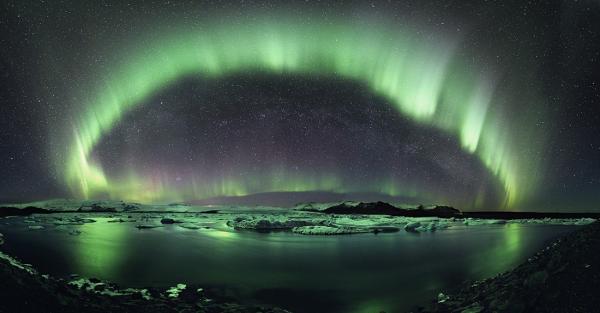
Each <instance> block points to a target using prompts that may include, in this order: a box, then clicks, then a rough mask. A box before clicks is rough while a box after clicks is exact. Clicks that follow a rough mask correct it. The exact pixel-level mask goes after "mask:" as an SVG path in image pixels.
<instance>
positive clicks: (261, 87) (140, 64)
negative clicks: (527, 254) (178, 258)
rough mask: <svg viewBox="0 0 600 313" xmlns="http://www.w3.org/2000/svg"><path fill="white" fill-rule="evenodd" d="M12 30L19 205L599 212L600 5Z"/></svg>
mask: <svg viewBox="0 0 600 313" xmlns="http://www.w3.org/2000/svg"><path fill="white" fill-rule="evenodd" d="M0 31H1V33H2V36H1V37H0V45H1V46H2V47H3V48H2V50H1V51H0V53H1V55H0V60H1V62H0V67H1V70H2V71H1V72H0V73H1V74H2V76H1V78H0V84H1V85H2V88H1V89H0V101H1V102H2V103H0V144H1V145H0V160H1V163H2V166H1V167H0V200H2V201H5V202H11V201H31V200H41V199H48V198H59V197H69V198H81V199H106V198H110V199H124V200H132V201H141V202H161V203H162V202H173V201H188V202H189V201H192V202H193V201H200V200H203V201H206V199H216V198H219V199H221V198H228V197H248V196H252V195H257V194H262V195H263V196H262V197H260V199H261V202H267V203H268V202H269V198H270V197H271V198H273V199H272V200H273V201H275V199H278V200H277V202H278V204H279V203H280V202H281V199H286V198H289V199H290V200H289V201H288V202H289V203H287V204H288V205H291V204H293V203H294V202H298V201H311V200H322V199H323V197H322V196H323V194H327V195H329V198H328V199H332V200H333V199H338V198H339V199H354V200H366V199H369V200H374V199H384V200H398V201H406V202H411V201H412V202H413V203H417V202H418V203H440V204H450V205H454V206H456V207H459V208H461V209H466V210H475V209H480V210H521V211H523V210H535V211H598V210H600V196H599V195H598V193H597V190H598V189H599V188H600V71H599V69H600V67H599V66H598V65H599V62H600V2H598V1H550V2H547V1H543V2H542V1H539V2H536V1H532V2H524V1H486V2H479V1H474V2H470V1H431V2H430V1H398V2H393V3H388V2H379V1H373V2H368V1H355V2H353V1H348V2H344V3H337V4H332V3H323V2H312V1H306V2H291V3H286V4H283V3H279V2H262V1H257V2H253V1H197V2H196V1H192V2H190V1H185V2H184V1H181V2H180V1H142V2H137V3H128V2H125V1H113V2H111V1H98V2H97V3H80V2H79V1H61V2H45V1H8V2H4V3H3V4H2V6H1V8H0ZM282 195H283V196H282ZM234 199H235V198H234ZM253 199H259V198H253ZM271 202H272V201H271ZM283 202H284V203H283V204H286V203H285V201H283Z"/></svg>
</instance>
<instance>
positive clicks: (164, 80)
mask: <svg viewBox="0 0 600 313" xmlns="http://www.w3.org/2000/svg"><path fill="white" fill-rule="evenodd" d="M223 20H227V19H223ZM460 42H461V41H460V38H452V37H449V36H444V34H437V35H435V34H431V33H428V32H426V31H422V30H419V29H418V27H415V28H414V29H411V28H408V27H406V26H404V27H402V28H401V30H399V27H398V26H395V25H394V24H392V23H382V22H378V23H366V22H364V21H345V20H336V21H332V20H327V21H325V20H323V21H320V20H319V19H318V17H315V18H314V19H313V20H312V21H311V23H306V22H301V21H299V20H295V19H294V18H291V17H287V16H284V15H279V16H277V19H274V18H260V19H256V20H250V19H248V20H244V19H241V18H239V19H238V20H237V21H236V23H225V22H206V23H202V24H201V25H200V26H198V27H180V28H175V29H174V28H169V29H167V30H163V31H160V32H156V33H153V34H152V36H148V37H145V38H144V39H135V40H132V41H131V42H130V43H128V44H125V45H123V46H124V47H123V49H121V50H119V51H115V52H114V54H115V55H114V56H113V57H112V58H111V59H110V60H114V62H113V64H112V65H111V66H108V67H102V68H100V67H99V68H90V69H89V70H90V71H91V72H92V73H91V74H93V75H92V76H93V77H95V79H94V81H92V82H90V83H89V86H87V87H84V88H81V90H80V93H81V94H79V95H78V96H77V99H78V102H79V103H78V104H77V105H75V106H74V108H73V109H72V111H71V112H70V114H71V118H72V124H71V125H69V127H70V129H69V130H67V131H66V133H68V134H70V135H69V136H68V137H69V139H67V140H68V141H67V142H66V143H65V145H64V147H60V148H57V147H56V145H55V146H54V148H53V149H65V148H66V152H63V151H61V155H65V153H66V155H67V157H66V158H65V159H64V160H63V159H60V158H59V159H58V160H56V162H55V164H56V169H57V170H58V172H59V173H62V174H63V177H64V181H65V183H66V185H68V186H69V188H70V190H71V192H72V194H73V196H75V197H80V198H85V199H90V198H98V197H109V198H113V199H127V200H138V201H161V200H164V201H166V200H191V199H202V198H207V197H214V196H230V195H246V194H251V193H257V192H270V191H314V190H319V191H332V192H355V191H361V192H366V191H369V192H380V193H384V194H389V195H393V196H396V195H408V196H418V195H419V196H423V195H426V196H430V197H433V198H435V200H438V201H443V200H444V199H445V198H444V195H438V194H436V195H430V192H428V191H427V190H426V188H424V187H423V186H417V185H414V184H411V183H407V182H400V181H394V180H393V179H390V178H387V177H382V179H381V181H378V182H369V183H368V184H365V185H364V186H361V187H356V185H352V184H348V183H347V182H344V181H343V180H342V179H340V178H339V177H337V175H336V174H335V172H332V173H320V174H315V173H307V174H302V175H299V174H292V173H290V172H288V171H286V170H285V169H281V168H274V169H266V170H265V171H264V174H262V175H257V176H255V177H246V178H239V177H237V176H235V175H226V174H224V175H223V177H221V178H219V179H215V178H212V179H211V180H203V179H202V177H201V176H200V175H199V176H198V179H197V180H195V181H194V182H193V183H191V184H189V185H187V186H183V187H182V186H178V187H174V186H172V185H170V184H169V183H168V182H165V181H162V180H161V179H160V178H149V177H147V175H144V174H143V173H135V172H129V173H126V174H125V175H123V176H122V177H108V175H107V174H106V173H105V171H104V170H103V165H102V164H101V162H99V161H98V160H97V159H95V158H94V157H93V156H92V155H93V150H94V148H95V146H96V145H97V144H98V143H99V142H100V141H101V140H102V138H103V136H104V135H106V134H107V133H108V132H110V131H111V129H112V128H113V127H114V126H115V125H116V124H117V123H119V120H120V119H121V118H122V117H123V116H124V115H125V114H127V113H128V112H129V111H131V110H132V109H133V108H135V107H136V106H138V105H139V104H141V103H143V102H144V100H146V99H148V98H149V97H151V96H153V95H155V94H157V93H160V92H161V90H164V89H165V88H167V87H169V86H172V85H173V84H175V83H177V82H178V81H179V80H181V79H184V78H186V77H190V76H197V75H199V76H202V77H206V78H211V79H221V78H223V77H225V76H227V75H232V74H236V73H252V72H260V73H268V74H274V75H277V74H297V75H306V76H309V77H310V76H331V75H333V76H337V77H342V78H344V79H350V80H354V81H357V82H360V83H363V84H364V85H365V86H367V87H368V88H369V89H370V91H371V92H373V93H374V94H377V95H380V96H382V97H384V98H385V99H387V100H388V101H389V103H390V104H392V105H393V106H394V108H395V109H396V111H397V112H398V113H399V114H401V115H403V116H405V117H408V118H410V119H411V120H413V121H415V122H416V123H418V124H420V125H424V126H427V127H432V128H436V129H440V130H443V131H445V132H447V133H449V134H452V135H453V136H455V137H456V138H457V139H458V140H459V142H460V144H461V146H462V149H463V150H464V151H465V152H466V153H470V154H473V155H475V156H476V157H477V158H478V159H479V160H480V161H481V163H482V164H483V165H484V166H485V167H486V168H487V169H488V170H489V172H490V173H492V174H493V175H494V176H495V177H496V178H497V180H498V182H499V183H500V184H501V186H503V188H504V193H505V194H504V199H503V202H502V203H498V207H497V208H505V209H513V208H517V207H518V206H519V204H520V203H523V202H524V201H526V200H527V198H528V196H530V195H531V194H533V193H534V192H535V189H536V186H537V183H538V181H539V177H538V176H539V173H538V170H537V169H538V168H539V164H538V163H539V162H538V161H537V159H536V158H532V157H530V155H529V153H527V152H528V151H533V147H532V145H534V146H535V151H539V150H540V149H539V148H540V146H541V145H542V143H543V138H542V136H540V135H539V134H537V133H535V131H533V130H532V128H531V127H529V126H527V125H525V123H522V121H523V118H525V117H518V116H509V115H508V112H506V111H505V110H503V107H504V106H505V104H506V103H509V102H514V101H520V102H528V103H532V102H535V101H536V100H535V97H529V96H526V94H527V92H525V91H524V92H523V94H522V95H519V96H515V95H514V94H510V93H509V92H506V89H509V88H503V87H505V86H501V85H499V83H498V81H499V77H497V74H494V72H493V71H491V70H489V69H490V68H489V67H486V66H485V64H474V63H473V61H472V60H471V59H470V58H469V57H468V55H466V54H465V53H457V51H459V48H458V46H459V43H460ZM340 105H343V104H340ZM398 140H402V138H398ZM532 143H533V144H532ZM482 197H484V196H483V195H482V194H474V195H473V197H472V199H469V200H470V201H471V202H470V203H473V204H474V205H473V206H474V207H477V206H478V205H480V204H481V203H483V202H484V199H482Z"/></svg>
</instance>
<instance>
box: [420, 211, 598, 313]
mask: <svg viewBox="0 0 600 313" xmlns="http://www.w3.org/2000/svg"><path fill="white" fill-rule="evenodd" d="M599 247H600V222H598V221H597V222H595V223H592V224H590V225H587V226H584V227H583V228H582V229H580V230H577V231H576V232H574V233H571V234H569V235H567V236H565V237H562V238H560V239H557V240H556V241H554V242H552V243H550V244H549V245H548V246H547V247H546V248H544V249H543V250H541V251H539V252H538V253H537V254H535V255H534V256H533V257H531V258H529V259H528V261H527V262H525V263H523V264H521V265H519V266H518V267H517V268H515V269H514V270H511V271H508V272H505V273H502V274H499V275H497V276H496V277H493V278H489V279H486V280H483V281H478V282H474V283H472V284H470V285H467V286H465V287H464V288H463V289H462V290H460V291H458V292H456V293H453V294H450V295H445V294H443V293H440V294H439V296H438V299H437V301H435V302H436V304H435V308H434V309H433V310H432V311H424V310H422V311H421V312H436V313H442V312H460V313H479V312H498V313H502V312H507V313H508V312H511V313H519V312H540V313H541V312H544V313H546V312H547V313H563V312H564V313H567V312H598V311H599V310H600V297H598V293H599V292H600V249H599Z"/></svg>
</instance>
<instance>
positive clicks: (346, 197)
mask: <svg viewBox="0 0 600 313" xmlns="http://www.w3.org/2000/svg"><path fill="white" fill-rule="evenodd" d="M344 201H357V202H358V201H363V202H374V201H385V202H391V203H413V204H414V203H422V202H423V199H417V198H411V197H392V196H389V195H384V194H380V193H336V192H325V191H306V192H265V193H256V194H251V195H246V196H223V197H214V198H207V199H202V200H194V201H189V203H190V204H194V205H211V204H221V205H248V206H252V205H264V206H272V207H293V206H297V205H298V204H300V203H341V202H344Z"/></svg>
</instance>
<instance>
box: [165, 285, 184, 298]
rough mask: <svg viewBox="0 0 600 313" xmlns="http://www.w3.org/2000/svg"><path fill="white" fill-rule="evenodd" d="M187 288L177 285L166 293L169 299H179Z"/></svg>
mask: <svg viewBox="0 0 600 313" xmlns="http://www.w3.org/2000/svg"><path fill="white" fill-rule="evenodd" d="M186 287H187V285H186V284H177V286H175V287H171V288H169V289H167V291H166V293H167V295H168V297H169V298H177V297H179V294H180V293H181V292H182V291H183V290H184V289H185V288H186Z"/></svg>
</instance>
